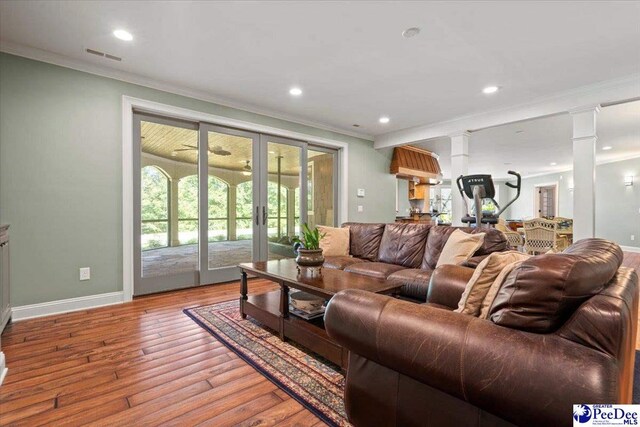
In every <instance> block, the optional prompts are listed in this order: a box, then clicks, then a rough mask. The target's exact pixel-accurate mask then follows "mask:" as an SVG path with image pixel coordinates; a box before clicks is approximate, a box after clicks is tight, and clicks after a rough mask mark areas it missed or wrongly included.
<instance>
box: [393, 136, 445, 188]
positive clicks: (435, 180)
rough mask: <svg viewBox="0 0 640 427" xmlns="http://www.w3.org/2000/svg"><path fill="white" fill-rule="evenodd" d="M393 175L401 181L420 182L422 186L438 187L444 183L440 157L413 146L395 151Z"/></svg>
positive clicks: (397, 148)
mask: <svg viewBox="0 0 640 427" xmlns="http://www.w3.org/2000/svg"><path fill="white" fill-rule="evenodd" d="M390 169H391V173H392V174H394V175H395V176H396V177H397V178H399V179H408V180H410V181H415V182H417V181H418V180H419V181H420V183H421V184H429V185H437V184H440V183H441V182H442V170H441V169H440V163H438V155H437V154H435V153H432V152H431V151H428V150H423V149H421V148H416V147H413V146H411V145H405V146H403V147H396V148H394V149H393V158H392V159H391V168H390Z"/></svg>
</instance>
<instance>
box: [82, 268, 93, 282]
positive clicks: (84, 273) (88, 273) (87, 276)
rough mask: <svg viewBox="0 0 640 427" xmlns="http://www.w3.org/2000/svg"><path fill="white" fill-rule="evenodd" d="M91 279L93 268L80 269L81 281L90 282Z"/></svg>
mask: <svg viewBox="0 0 640 427" xmlns="http://www.w3.org/2000/svg"><path fill="white" fill-rule="evenodd" d="M89 279H91V268H90V267H82V268H81V269H80V280H89Z"/></svg>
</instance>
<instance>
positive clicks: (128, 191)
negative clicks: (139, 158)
mask: <svg viewBox="0 0 640 427" xmlns="http://www.w3.org/2000/svg"><path fill="white" fill-rule="evenodd" d="M134 108H135V109H136V110H139V111H143V112H146V113H152V114H158V115H164V116H168V117H173V118H177V119H185V120H190V121H196V122H207V123H211V124H215V125H220V126H229V127H233V128H238V129H243V130H247V131H250V132H256V133H263V134H269V135H274V136H282V137H285V138H291V139H297V140H302V141H307V142H309V143H311V144H315V145H320V146H325V147H331V148H336V149H338V150H339V153H340V154H339V158H340V172H341V173H340V206H339V209H338V222H339V223H343V222H346V221H347V212H349V206H348V175H347V172H348V167H347V165H348V164H349V157H348V156H349V145H348V144H347V143H346V142H342V141H337V140H333V139H327V138H321V137H318V136H314V135H309V134H305V133H301V132H295V131H291V130H288V129H282V128H276V127H272V126H266V125H261V124H257V123H252V122H247V121H244V120H238V119H232V118H229V117H224V116H218V115H214V114H208V113H203V112H201V111H195V110H189V109H186V108H181V107H175V106H172V105H167V104H162V103H159V102H154V101H147V100H144V99H139V98H134V97H131V96H127V95H123V96H122V291H123V298H124V301H125V302H126V301H131V300H132V299H133V280H134V271H133V255H134V254H133V109H134Z"/></svg>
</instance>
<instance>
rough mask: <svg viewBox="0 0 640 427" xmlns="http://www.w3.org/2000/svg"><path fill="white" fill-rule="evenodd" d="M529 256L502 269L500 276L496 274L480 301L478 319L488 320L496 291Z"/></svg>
mask: <svg viewBox="0 0 640 427" xmlns="http://www.w3.org/2000/svg"><path fill="white" fill-rule="evenodd" d="M523 255H525V254H523ZM530 256H531V255H526V256H525V257H524V258H523V259H521V260H520V261H516V262H512V263H511V264H509V265H507V266H505V267H504V268H503V269H502V271H501V272H500V274H498V277H496V280H494V281H493V283H492V284H491V287H490V288H489V291H488V292H487V295H486V296H485V297H484V301H482V305H481V307H480V316H478V317H480V318H481V319H488V318H489V310H490V309H491V306H492V305H493V301H494V300H495V299H496V296H497V295H498V291H499V290H500V288H501V287H502V284H503V283H504V281H505V280H506V279H507V277H508V276H509V274H511V272H512V271H513V270H515V269H516V268H517V267H519V266H520V264H522V263H523V262H525V260H526V259H527V258H529V257H530Z"/></svg>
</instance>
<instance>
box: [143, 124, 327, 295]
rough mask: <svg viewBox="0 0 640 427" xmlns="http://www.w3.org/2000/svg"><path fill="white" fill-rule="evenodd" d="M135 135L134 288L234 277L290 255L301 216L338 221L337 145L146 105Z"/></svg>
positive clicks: (160, 288)
mask: <svg viewBox="0 0 640 427" xmlns="http://www.w3.org/2000/svg"><path fill="white" fill-rule="evenodd" d="M133 140H134V144H136V146H135V147H134V159H133V164H134V183H135V184H134V202H135V203H134V239H135V241H134V249H135V252H134V254H135V260H134V273H135V280H134V295H143V294H148V293H154V292H161V291H166V290H171V289H178V288H183V287H191V286H197V285H202V284H211V283H219V282H226V281H231V280H237V279H238V277H239V272H238V269H237V265H238V264H239V263H241V262H251V261H265V260H274V259H282V258H287V257H294V256H295V254H294V252H293V249H292V238H293V237H294V236H297V235H299V231H300V226H301V224H302V223H304V222H307V221H309V222H310V224H314V225H315V224H326V225H334V223H335V213H334V212H336V210H335V209H334V207H335V200H336V199H337V197H336V193H337V191H336V189H337V187H336V183H337V179H336V177H337V152H335V151H331V150H328V149H325V148H319V147H311V148H309V147H308V144H307V143H306V142H303V141H295V140H291V139H286V138H280V137H275V136H270V135H264V134H258V133H253V132H249V131H245V130H237V129H231V128H227V127H222V126H216V125H213V124H208V123H192V122H186V121H181V120H173V119H167V118H160V117H154V116H151V115H146V114H143V113H136V114H134V138H133ZM309 153H311V154H309Z"/></svg>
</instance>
